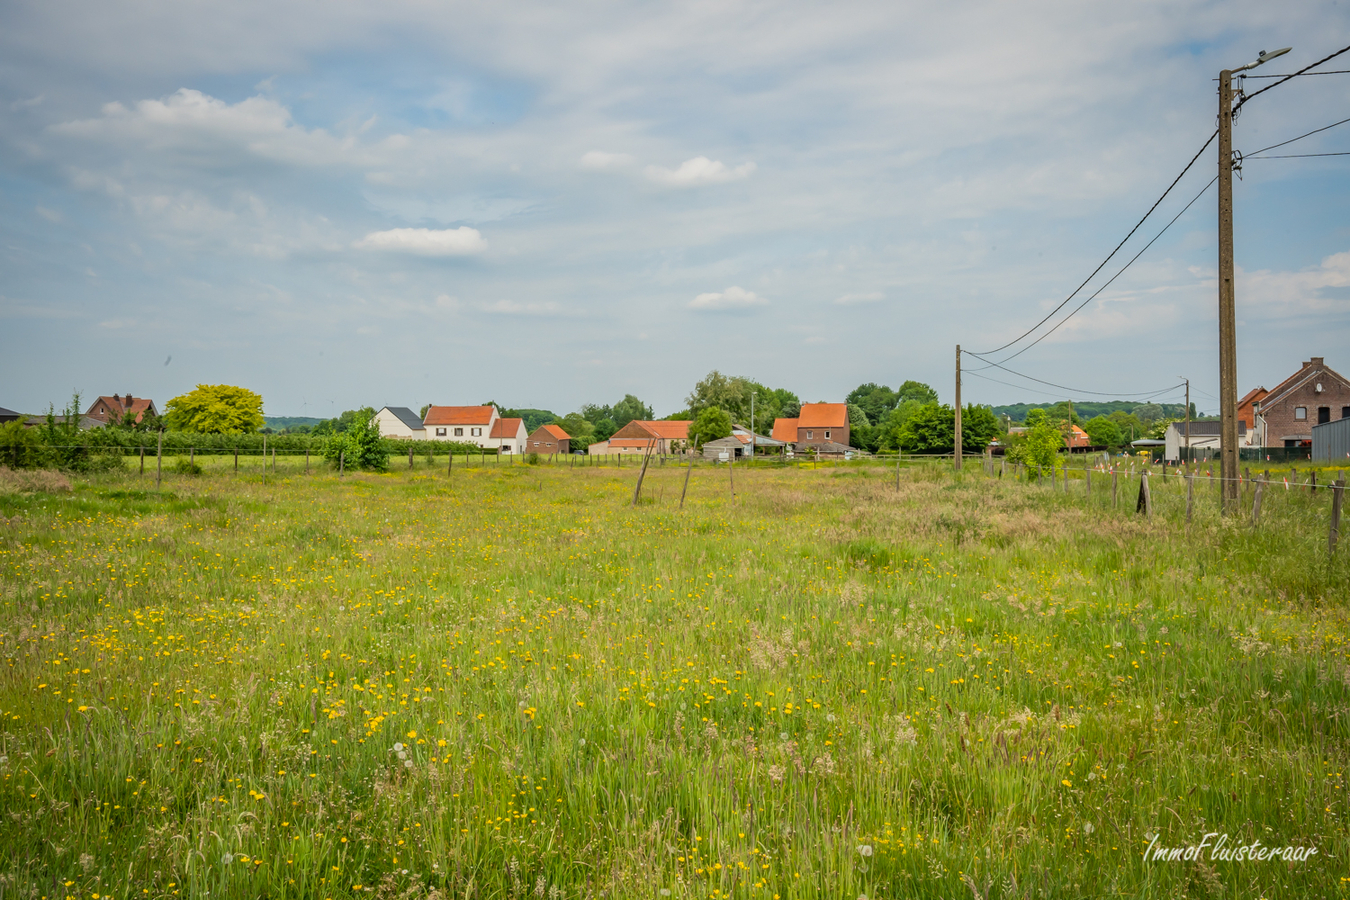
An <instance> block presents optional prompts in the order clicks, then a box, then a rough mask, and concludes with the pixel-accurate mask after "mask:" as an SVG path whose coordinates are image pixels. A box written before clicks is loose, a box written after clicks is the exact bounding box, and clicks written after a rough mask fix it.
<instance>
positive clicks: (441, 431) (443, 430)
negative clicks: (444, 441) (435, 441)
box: [436, 428, 445, 437]
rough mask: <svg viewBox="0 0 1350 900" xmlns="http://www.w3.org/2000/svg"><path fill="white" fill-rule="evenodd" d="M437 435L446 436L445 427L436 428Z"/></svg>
mask: <svg viewBox="0 0 1350 900" xmlns="http://www.w3.org/2000/svg"><path fill="white" fill-rule="evenodd" d="M436 437H445V429H444V428H437V429H436Z"/></svg>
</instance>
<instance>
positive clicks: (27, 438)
mask: <svg viewBox="0 0 1350 900" xmlns="http://www.w3.org/2000/svg"><path fill="white" fill-rule="evenodd" d="M47 460H48V454H47V451H46V448H45V447H44V446H43V444H42V438H41V436H40V434H39V432H38V429H36V428H29V427H27V426H26V425H24V424H23V422H21V421H14V422H6V423H5V424H4V425H0V465H3V466H9V467H10V468H11V469H37V468H41V467H42V466H44V465H46V464H47Z"/></svg>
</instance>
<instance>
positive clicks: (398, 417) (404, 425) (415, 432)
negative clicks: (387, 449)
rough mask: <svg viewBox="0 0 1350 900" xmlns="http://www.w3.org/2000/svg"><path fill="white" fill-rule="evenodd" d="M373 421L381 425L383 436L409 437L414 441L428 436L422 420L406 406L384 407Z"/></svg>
mask: <svg viewBox="0 0 1350 900" xmlns="http://www.w3.org/2000/svg"><path fill="white" fill-rule="evenodd" d="M371 423H372V424H375V425H379V426H380V434H381V435H382V436H383V437H396V438H409V439H411V440H414V441H423V440H426V437H427V429H426V426H425V425H423V424H422V420H421V419H420V418H419V417H418V415H417V413H415V412H413V411H412V410H411V409H408V407H406V406H386V407H383V408H382V409H381V410H380V411H379V412H377V413H376V414H375V418H374V419H371Z"/></svg>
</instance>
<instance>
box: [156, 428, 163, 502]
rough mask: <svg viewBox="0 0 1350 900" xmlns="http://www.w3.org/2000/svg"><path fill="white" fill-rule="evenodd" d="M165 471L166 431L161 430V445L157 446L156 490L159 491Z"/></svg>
mask: <svg viewBox="0 0 1350 900" xmlns="http://www.w3.org/2000/svg"><path fill="white" fill-rule="evenodd" d="M163 471H164V429H163V428H161V429H160V430H159V443H158V444H156V445H155V490H159V478H160V475H161V474H162V473H163Z"/></svg>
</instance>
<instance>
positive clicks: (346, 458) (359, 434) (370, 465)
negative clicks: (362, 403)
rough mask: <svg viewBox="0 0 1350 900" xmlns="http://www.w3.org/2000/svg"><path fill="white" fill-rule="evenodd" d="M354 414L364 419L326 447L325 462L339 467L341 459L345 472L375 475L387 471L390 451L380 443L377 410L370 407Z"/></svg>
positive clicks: (334, 437)
mask: <svg viewBox="0 0 1350 900" xmlns="http://www.w3.org/2000/svg"><path fill="white" fill-rule="evenodd" d="M353 412H356V413H358V414H362V415H358V417H356V418H355V419H354V420H353V421H352V422H351V423H350V424H349V425H348V426H347V427H346V428H345V429H344V430H343V431H341V432H340V433H338V434H334V435H333V436H332V437H330V438H329V439H328V441H327V442H326V443H325V444H324V451H323V455H324V458H325V459H326V460H328V461H329V462H330V463H332V464H333V466H334V467H336V466H337V465H338V460H339V457H341V458H342V465H343V467H344V468H349V469H373V470H376V471H383V470H385V469H387V468H388V467H389V449H388V448H387V447H386V446H385V444H384V441H382V440H381V439H380V423H379V422H377V421H375V410H374V409H373V408H372V407H369V406H367V407H363V408H362V409H359V410H353ZM344 454H345V455H344Z"/></svg>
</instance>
